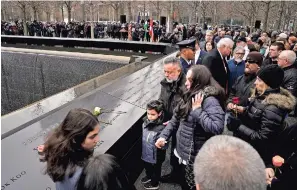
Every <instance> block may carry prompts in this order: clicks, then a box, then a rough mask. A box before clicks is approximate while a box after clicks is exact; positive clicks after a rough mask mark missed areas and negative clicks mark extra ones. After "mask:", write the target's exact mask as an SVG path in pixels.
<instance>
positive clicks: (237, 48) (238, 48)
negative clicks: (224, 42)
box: [233, 46, 245, 54]
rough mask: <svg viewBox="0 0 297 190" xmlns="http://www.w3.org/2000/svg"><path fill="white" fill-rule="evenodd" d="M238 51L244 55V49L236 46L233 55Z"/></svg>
mask: <svg viewBox="0 0 297 190" xmlns="http://www.w3.org/2000/svg"><path fill="white" fill-rule="evenodd" d="M239 50H241V51H243V53H245V49H244V47H242V46H237V47H236V48H235V49H234V52H233V54H234V53H236V52H238V51H239Z"/></svg>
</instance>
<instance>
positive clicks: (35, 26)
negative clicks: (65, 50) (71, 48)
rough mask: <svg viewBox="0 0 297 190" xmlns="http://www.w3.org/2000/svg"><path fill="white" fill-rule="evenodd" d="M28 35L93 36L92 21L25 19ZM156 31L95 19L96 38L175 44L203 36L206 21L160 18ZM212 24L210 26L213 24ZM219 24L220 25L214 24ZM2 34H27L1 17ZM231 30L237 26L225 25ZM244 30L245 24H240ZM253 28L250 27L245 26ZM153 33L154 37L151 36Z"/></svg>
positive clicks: (141, 24) (20, 24)
mask: <svg viewBox="0 0 297 190" xmlns="http://www.w3.org/2000/svg"><path fill="white" fill-rule="evenodd" d="M26 27H27V29H28V36H40V37H41V36H43V37H63V38H91V37H92V36H91V30H92V29H91V22H84V21H82V22H77V21H73V22H69V23H65V22H37V21H36V20H34V21H33V22H26ZM152 28H153V32H152V33H151V32H150V20H149V19H148V20H146V21H145V20H141V21H140V22H129V23H120V22H94V38H113V39H120V40H133V41H146V42H163V43H172V44H176V43H178V42H180V41H182V40H185V39H187V38H190V37H192V36H195V37H196V38H198V39H200V40H201V39H202V38H203V37H204V31H205V30H206V29H207V28H208V26H207V24H206V23H205V24H203V26H200V25H199V24H181V23H177V22H174V23H173V28H172V30H171V31H166V25H161V23H160V22H159V21H154V22H153V27H152ZM210 28H211V27H210ZM215 28H217V27H215ZM1 29H2V30H1V31H2V33H1V34H5V35H21V36H22V35H24V33H25V32H24V25H23V22H22V21H21V20H20V21H18V20H16V21H14V22H7V21H1ZM226 29H227V30H228V31H230V32H232V33H233V32H234V29H236V28H233V29H232V28H230V27H226ZM237 29H239V30H243V29H244V28H243V27H237ZM246 29H247V31H250V29H249V27H246ZM152 35H153V37H152Z"/></svg>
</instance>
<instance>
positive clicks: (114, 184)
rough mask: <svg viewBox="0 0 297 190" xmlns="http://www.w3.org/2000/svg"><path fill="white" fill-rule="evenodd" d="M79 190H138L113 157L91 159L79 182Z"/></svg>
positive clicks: (103, 156)
mask: <svg viewBox="0 0 297 190" xmlns="http://www.w3.org/2000/svg"><path fill="white" fill-rule="evenodd" d="M77 190H136V189H135V187H134V185H133V184H130V183H129V181H128V178H127V176H126V175H125V173H124V171H123V170H122V169H121V167H120V165H119V164H118V163H117V162H116V158H115V157H114V156H112V155H108V154H102V155H98V156H94V157H92V158H90V159H89V161H88V163H87V164H86V166H85V168H84V169H83V171H82V174H81V176H80V178H79V180H78V184H77Z"/></svg>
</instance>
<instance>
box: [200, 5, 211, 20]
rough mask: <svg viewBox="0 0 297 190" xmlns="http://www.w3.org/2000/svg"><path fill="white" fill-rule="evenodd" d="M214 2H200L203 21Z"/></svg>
mask: <svg viewBox="0 0 297 190" xmlns="http://www.w3.org/2000/svg"><path fill="white" fill-rule="evenodd" d="M211 3H212V2H206V1H201V3H200V11H201V16H202V21H203V23H205V17H206V12H207V10H208V9H209V8H210V7H211Z"/></svg>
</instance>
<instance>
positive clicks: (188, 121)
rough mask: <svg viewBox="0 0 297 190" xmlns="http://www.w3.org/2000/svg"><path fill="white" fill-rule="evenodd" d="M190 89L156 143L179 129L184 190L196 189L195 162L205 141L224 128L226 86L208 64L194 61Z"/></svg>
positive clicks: (178, 157) (177, 149)
mask: <svg viewBox="0 0 297 190" xmlns="http://www.w3.org/2000/svg"><path fill="white" fill-rule="evenodd" d="M185 85H186V88H187V89H188V90H187V92H186V94H185V96H184V98H183V101H182V102H180V104H179V105H178V106H177V107H176V108H175V111H174V112H175V113H174V116H173V117H172V119H171V120H170V121H169V123H168V124H167V126H166V128H165V129H164V130H163V131H162V133H161V134H160V138H159V139H158V140H157V142H156V146H157V147H158V148H161V147H162V146H164V145H165V143H166V142H167V141H168V140H169V138H170V137H171V135H172V133H173V132H175V131H177V132H176V139H177V144H176V147H175V149H174V154H175V156H176V164H175V165H176V167H177V168H178V169H177V170H176V171H180V173H179V176H182V178H183V179H181V181H180V183H181V186H182V189H183V190H188V189H195V182H194V177H193V176H194V175H193V163H194V159H195V156H196V155H197V153H198V151H199V149H200V148H201V147H202V145H203V144H204V143H205V142H206V141H207V140H208V139H209V138H210V137H212V136H214V135H218V134H221V133H222V132H223V128H224V117H225V112H224V110H223V108H224V104H225V103H224V99H225V97H224V90H223V89H222V88H221V87H220V85H219V84H218V83H217V82H216V81H215V80H214V78H213V77H212V75H211V73H210V71H209V70H208V69H207V68H206V67H205V66H204V65H194V66H193V67H191V68H190V69H189V71H188V72H187V76H186V83H185Z"/></svg>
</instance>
